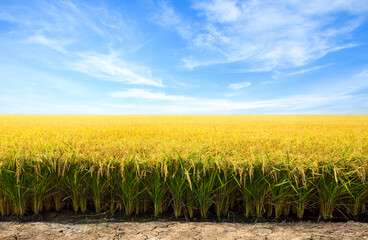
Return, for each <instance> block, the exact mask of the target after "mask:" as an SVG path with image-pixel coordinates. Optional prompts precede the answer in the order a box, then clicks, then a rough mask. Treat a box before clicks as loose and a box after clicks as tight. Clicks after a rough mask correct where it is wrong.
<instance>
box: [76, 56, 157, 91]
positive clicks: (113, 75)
mask: <svg viewBox="0 0 368 240" xmlns="http://www.w3.org/2000/svg"><path fill="white" fill-rule="evenodd" d="M79 56H80V58H81V59H80V60H77V61H76V62H74V63H73V65H72V69H73V70H75V71H78V72H82V73H85V74H88V75H90V76H92V77H94V78H97V79H102V80H106V81H113V82H122V83H128V84H141V85H151V86H156V87H162V80H161V79H160V78H155V77H153V76H152V73H151V70H150V69H149V68H147V67H142V66H139V65H133V64H128V63H126V62H124V61H122V60H121V59H119V58H118V57H117V56H115V55H114V54H109V55H104V54H96V53H92V54H91V53H82V54H79Z"/></svg>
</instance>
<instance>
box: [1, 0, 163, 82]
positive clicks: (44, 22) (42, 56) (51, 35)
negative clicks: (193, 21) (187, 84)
mask: <svg viewBox="0 0 368 240" xmlns="http://www.w3.org/2000/svg"><path fill="white" fill-rule="evenodd" d="M0 20H5V21H7V22H13V23H17V24H16V27H14V30H13V32H12V33H9V34H4V35H3V41H4V42H6V43H9V44H11V43H12V42H19V43H20V44H17V45H13V47H14V46H16V51H14V50H13V52H15V53H18V56H13V58H18V59H20V60H22V61H24V59H26V60H27V61H29V62H35V63H38V65H42V66H43V67H49V68H50V69H58V70H59V69H61V70H68V71H70V70H72V71H77V72H81V73H84V74H87V75H89V76H92V77H94V78H96V79H99V80H104V81H114V82H121V83H126V84H140V85H150V86H157V87H161V86H162V80H161V79H160V78H158V77H155V76H153V74H152V72H151V68H149V67H146V66H144V65H142V64H139V63H135V62H132V61H128V60H127V59H128V58H129V54H131V53H134V51H137V50H138V49H139V48H140V47H142V46H144V44H145V43H147V42H148V40H147V39H144V41H143V40H142V39H141V38H140V36H141V34H140V32H139V30H138V28H136V25H135V23H134V22H133V21H132V20H129V19H128V18H126V17H125V16H124V17H123V13H122V12H121V11H117V10H115V9H112V8H109V7H108V5H107V4H103V3H102V4H98V3H97V4H95V5H89V4H88V3H87V2H83V1H80V2H76V1H70V0H63V1H53V2H47V1H36V2H32V3H30V4H29V5H24V6H21V5H16V4H15V5H9V6H4V8H1V9H0ZM122 42H123V43H124V44H122ZM35 44H38V45H39V46H43V47H46V48H49V49H50V50H54V51H39V50H38V49H35V48H34V45H35ZM42 50H44V49H42ZM36 51H37V52H36ZM106 52H108V53H110V54H106ZM56 53H57V54H56ZM58 53H62V54H58Z"/></svg>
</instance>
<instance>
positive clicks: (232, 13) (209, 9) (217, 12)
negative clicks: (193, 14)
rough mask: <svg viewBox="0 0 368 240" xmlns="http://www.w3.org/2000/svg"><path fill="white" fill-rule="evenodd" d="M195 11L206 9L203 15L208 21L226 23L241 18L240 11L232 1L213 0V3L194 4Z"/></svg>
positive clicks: (235, 2)
mask: <svg viewBox="0 0 368 240" xmlns="http://www.w3.org/2000/svg"><path fill="white" fill-rule="evenodd" d="M193 8H194V9H196V10H202V9H206V12H205V15H206V17H207V18H208V19H209V20H210V21H215V22H220V23H227V22H234V21H236V20H238V19H239V18H240V17H241V11H240V9H239V8H238V6H237V1H234V0H215V1H213V2H195V3H194V5H193Z"/></svg>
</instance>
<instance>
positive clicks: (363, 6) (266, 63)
mask: <svg viewBox="0 0 368 240" xmlns="http://www.w3.org/2000/svg"><path fill="white" fill-rule="evenodd" d="M317 6H318V7H317ZM319 7H320V8H319ZM192 8H193V9H194V10H196V11H197V13H198V16H199V17H201V19H200V20H198V21H197V20H196V21H194V20H192V22H188V20H184V17H183V16H182V13H178V12H177V11H175V10H174V8H173V7H171V6H169V5H168V4H167V3H165V4H164V7H161V8H160V11H159V12H160V15H158V16H162V17H161V18H159V19H160V20H162V22H164V23H165V24H164V25H165V27H171V28H172V29H173V30H176V31H177V32H178V33H179V35H180V36H182V37H183V38H184V39H186V40H187V41H188V45H189V46H190V49H191V50H192V51H191V53H190V54H191V55H192V56H183V61H184V64H185V66H186V67H188V68H190V69H192V68H195V67H199V66H207V65H211V64H220V63H234V62H243V68H245V69H248V70H249V71H269V70H272V69H277V68H292V67H300V66H303V65H306V64H309V63H311V62H313V61H314V60H316V59H318V58H321V57H323V56H325V55H326V54H328V53H329V52H333V51H338V50H341V49H344V48H350V47H354V46H356V44H355V43H353V42H350V43H346V40H348V39H347V38H346V37H345V36H346V35H347V34H349V33H351V32H353V31H354V30H355V29H356V28H357V27H359V26H360V25H361V24H362V21H363V19H364V18H363V16H364V15H365V14H366V13H367V11H368V2H366V1H364V0H354V1H349V0H342V1H334V2H333V3H331V1H329V0H319V1H308V2H303V1H302V2H300V1H299V2H298V1H284V2H282V3H279V2H275V1H271V0H269V1H256V0H254V1H247V2H240V1H236V0H208V1H196V2H195V3H194V4H193V6H192ZM322 9H323V10H322ZM336 13H344V14H345V15H347V16H349V19H350V20H348V21H342V23H340V24H339V21H340V20H341V19H339V17H338V16H339V15H336ZM345 15H344V16H345ZM340 16H341V15H340ZM157 22H159V21H157ZM332 23H336V24H333V25H332ZM161 25H162V24H161ZM188 28H190V31H191V32H192V34H191V35H190V34H183V33H182V30H181V29H186V30H185V32H188V31H189V30H188ZM203 52H205V54H203ZM200 53H202V54H200ZM193 55H194V56H195V57H193Z"/></svg>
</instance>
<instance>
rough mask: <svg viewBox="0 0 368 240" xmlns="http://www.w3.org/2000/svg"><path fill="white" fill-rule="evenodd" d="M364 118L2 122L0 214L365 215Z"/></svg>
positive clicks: (367, 154)
mask: <svg viewBox="0 0 368 240" xmlns="http://www.w3.org/2000/svg"><path fill="white" fill-rule="evenodd" d="M367 180H368V116H7V115H0V213H1V214H2V215H6V216H9V215H24V214H34V213H35V214H38V213H39V212H41V211H45V210H60V209H65V208H67V209H74V210H75V211H81V212H85V211H86V210H93V211H96V212H97V213H100V212H110V213H119V212H120V213H121V214H124V215H125V216H131V215H136V214H138V215H139V214H152V215H154V216H156V217H157V216H160V215H161V214H166V215H167V214H172V215H173V216H175V217H181V216H184V217H186V218H193V217H201V218H207V217H218V218H220V219H221V218H223V217H226V216H228V215H229V214H232V213H239V212H240V213H242V214H244V217H246V218H257V219H260V218H271V219H275V218H279V217H281V216H297V217H299V218H303V215H304V214H305V213H308V214H314V215H316V216H320V217H322V218H324V219H329V218H332V217H333V216H334V215H336V214H339V215H343V216H346V217H347V218H350V217H355V216H361V215H366V214H367V213H368V209H367V208H368V206H367V204H368V181H367Z"/></svg>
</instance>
